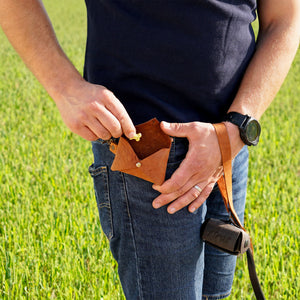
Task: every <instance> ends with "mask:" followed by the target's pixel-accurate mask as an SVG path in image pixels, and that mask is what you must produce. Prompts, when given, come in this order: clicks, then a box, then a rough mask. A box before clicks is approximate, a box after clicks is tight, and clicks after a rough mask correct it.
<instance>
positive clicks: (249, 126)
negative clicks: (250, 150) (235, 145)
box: [224, 112, 261, 146]
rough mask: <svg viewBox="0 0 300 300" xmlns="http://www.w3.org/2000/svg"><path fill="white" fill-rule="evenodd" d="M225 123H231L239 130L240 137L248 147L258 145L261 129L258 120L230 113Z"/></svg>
mask: <svg viewBox="0 0 300 300" xmlns="http://www.w3.org/2000/svg"><path fill="white" fill-rule="evenodd" d="M224 121H227V122H230V123H232V124H234V125H236V126H237V127H238V128H239V130H240V137H241V139H242V141H243V142H244V143H245V144H246V145H248V146H256V145H257V143H258V141H259V136H260V131H261V128H260V124H259V122H258V121H257V120H256V119H254V118H252V117H250V116H248V115H242V114H240V113H238V112H229V113H228V114H227V115H226V116H225V118H224Z"/></svg>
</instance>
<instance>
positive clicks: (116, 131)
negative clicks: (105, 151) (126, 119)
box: [95, 104, 123, 138]
mask: <svg viewBox="0 0 300 300" xmlns="http://www.w3.org/2000/svg"><path fill="white" fill-rule="evenodd" d="M97 108H98V111H97V112H98V114H95V118H97V120H98V122H99V123H100V124H102V126H103V127H104V128H105V129H106V130H107V131H108V132H109V133H110V135H111V136H113V137H115V138H119V137H120V136H121V135H122V134H123V131H122V127H121V124H120V122H119V120H118V119H117V118H116V117H115V116H114V115H113V114H112V113H111V112H110V111H109V110H107V109H106V108H105V107H103V106H101V105H100V104H99V106H98V107H97ZM99 114H100V116H101V118H99V117H98V116H99Z"/></svg>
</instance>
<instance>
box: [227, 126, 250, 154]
mask: <svg viewBox="0 0 300 300" xmlns="http://www.w3.org/2000/svg"><path fill="white" fill-rule="evenodd" d="M223 123H224V124H225V126H226V129H227V133H228V136H229V140H230V147H231V157H232V159H233V158H234V157H235V156H236V155H237V154H238V153H239V152H240V150H241V149H242V148H243V147H244V146H245V144H244V142H243V141H242V139H241V136H240V131H239V128H238V127H237V126H236V125H234V124H232V123H230V122H227V121H225V122H223Z"/></svg>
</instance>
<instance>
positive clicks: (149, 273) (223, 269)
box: [89, 138, 247, 300]
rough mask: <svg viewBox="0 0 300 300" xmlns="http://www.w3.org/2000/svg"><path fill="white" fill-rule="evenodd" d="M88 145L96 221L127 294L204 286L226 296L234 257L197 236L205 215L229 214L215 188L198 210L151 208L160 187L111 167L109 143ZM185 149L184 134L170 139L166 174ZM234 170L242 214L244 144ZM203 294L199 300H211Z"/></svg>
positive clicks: (194, 292) (144, 295)
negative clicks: (95, 201) (92, 158)
mask: <svg viewBox="0 0 300 300" xmlns="http://www.w3.org/2000/svg"><path fill="white" fill-rule="evenodd" d="M92 145H93V152H94V163H93V165H92V166H90V168H89V171H90V174H91V175H92V177H93V178H94V187H95V193H96V200H97V205H98V210H99V215H100V222H101V226H102V229H103V232H104V233H105V235H106V236H107V238H108V239H109V241H110V248H111V252H112V254H113V256H114V258H115V259H116V260H117V262H118V267H119V268H118V272H119V276H120V280H121V284H122V287H123V290H124V293H125V296H126V298H127V299H129V300H134V299H164V300H168V299H172V300H176V299H178V300H179V299H187V300H193V299H202V285H203V292H204V294H205V295H211V296H214V297H212V299H221V298H222V297H221V296H220V295H225V296H226V295H228V294H229V293H230V289H231V284H232V278H233V273H234V269H235V257H231V256H227V255H224V254H223V253H221V252H219V251H216V250H214V249H211V248H209V247H205V249H204V243H203V241H202V240H201V238H200V227H201V224H202V223H203V222H204V220H205V217H206V216H210V215H213V216H218V217H222V218H226V217H227V214H226V211H225V208H224V204H223V202H222V199H221V196H220V194H219V192H218V189H217V187H216V188H215V189H214V191H213V193H212V195H211V196H210V197H209V199H208V200H207V201H206V203H205V204H204V205H202V206H201V207H200V208H199V209H198V210H197V211H196V213H193V214H191V213H189V212H188V210H187V208H184V209H182V210H181V211H179V212H177V213H175V214H174V215H170V214H168V213H167V210H166V207H162V208H160V209H157V210H155V209H153V208H152V201H153V199H154V198H155V197H157V196H158V192H156V191H154V190H153V189H152V187H151V186H152V183H150V182H147V181H144V180H142V179H139V178H136V177H134V176H131V175H128V174H124V173H121V172H117V171H111V170H110V165H111V163H112V161H113V158H114V155H113V154H112V153H111V152H110V151H109V146H108V145H107V144H102V143H101V141H96V142H93V144H92ZM187 150H188V142H187V140H186V139H180V138H175V139H174V141H173V143H172V147H171V151H170V157H169V161H168V167H167V174H166V177H167V178H168V177H170V176H171V175H172V173H173V172H174V170H176V168H178V166H179V164H180V162H181V161H182V160H183V159H184V157H185V154H186V152H187ZM238 169H241V172H240V173H237V172H238ZM234 174H237V175H234V176H235V177H234V178H235V180H234V182H233V190H234V193H235V194H238V195H239V200H238V202H239V204H238V203H236V202H237V201H235V207H236V210H237V211H238V213H239V214H240V216H242V215H243V210H244V204H245V190H246V178H247V149H246V148H244V150H243V151H242V152H241V153H240V154H239V155H238V157H237V158H236V159H235V161H234ZM241 174H243V177H241V176H242V175H241ZM237 179H238V180H237ZM238 185H239V186H240V187H238ZM204 256H205V257H204ZM204 266H205V267H204ZM203 275H204V278H203ZM203 282H204V284H202V283H203ZM207 297H208V296H203V299H210V298H207Z"/></svg>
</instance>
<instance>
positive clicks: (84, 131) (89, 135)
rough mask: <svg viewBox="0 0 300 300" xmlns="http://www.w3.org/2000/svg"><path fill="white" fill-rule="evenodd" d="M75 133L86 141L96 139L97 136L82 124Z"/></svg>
mask: <svg viewBox="0 0 300 300" xmlns="http://www.w3.org/2000/svg"><path fill="white" fill-rule="evenodd" d="M76 133H77V134H78V135H80V136H81V137H82V138H84V139H85V140H87V141H96V140H97V139H98V136H97V135H95V134H94V133H93V132H92V131H91V130H90V129H89V128H87V127H85V126H82V128H80V130H79V131H78V132H76Z"/></svg>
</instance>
